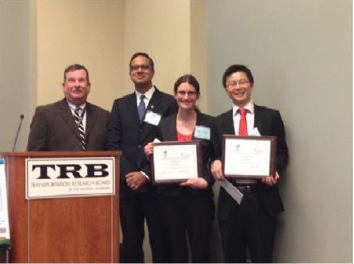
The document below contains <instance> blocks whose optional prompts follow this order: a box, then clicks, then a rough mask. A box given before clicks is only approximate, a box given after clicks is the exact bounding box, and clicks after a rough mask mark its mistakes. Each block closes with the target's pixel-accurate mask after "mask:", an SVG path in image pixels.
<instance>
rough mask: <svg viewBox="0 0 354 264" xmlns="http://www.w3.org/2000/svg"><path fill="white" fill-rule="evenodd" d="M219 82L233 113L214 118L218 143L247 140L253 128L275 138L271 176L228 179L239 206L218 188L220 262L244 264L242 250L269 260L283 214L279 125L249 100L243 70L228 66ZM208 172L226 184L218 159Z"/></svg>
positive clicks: (250, 83) (283, 150)
mask: <svg viewBox="0 0 354 264" xmlns="http://www.w3.org/2000/svg"><path fill="white" fill-rule="evenodd" d="M222 82H223V86H224V87H225V89H226V92H227V93H228V95H229V97H230V99H231V100H232V102H233V109H231V110H229V111H227V112H226V113H223V114H221V115H220V116H218V117H217V129H218V134H219V137H220V139H222V135H224V134H234V135H239V136H247V135H249V134H252V133H253V131H254V130H255V129H256V128H257V129H258V131H259V133H260V134H261V135H262V136H276V138H277V155H276V173H275V175H269V176H267V177H264V178H262V179H261V180H255V179H232V180H230V182H231V183H232V184H233V185H235V186H236V188H238V189H239V191H240V192H242V193H243V195H244V197H243V200H242V202H241V204H238V203H237V202H236V201H235V200H233V198H231V196H230V195H229V194H228V193H227V192H226V191H225V189H224V188H222V187H221V189H220V195H219V201H218V219H219V225H220V232H221V238H222V246H223V251H224V257H225V262H246V260H247V254H246V252H247V249H248V250H249V253H250V257H251V260H252V262H266V263H267V262H271V261H272V250H273V239H274V234H275V227H276V216H277V215H278V214H279V213H280V212H282V211H283V210H284V208H283V204H282V201H281V198H280V195H279V191H278V187H277V182H278V180H279V177H280V176H279V175H280V173H281V172H282V171H283V170H284V169H285V167H286V165H287V161H288V148H287V145H286V142H285V132H284V125H283V121H282V119H281V116H280V113H279V111H277V110H273V109H270V108H266V107H263V106H258V105H256V104H254V103H253V102H252V100H251V93H252V90H253V88H254V79H253V76H252V73H251V71H250V70H249V69H248V68H247V67H245V66H243V65H232V66H230V67H229V68H228V69H226V71H225V73H224V75H223V80H222ZM220 146H221V142H220ZM220 148H221V147H220ZM212 173H213V176H214V177H215V178H216V179H218V180H221V181H223V180H225V177H224V175H223V172H222V163H221V160H216V161H215V162H214V163H213V165H212Z"/></svg>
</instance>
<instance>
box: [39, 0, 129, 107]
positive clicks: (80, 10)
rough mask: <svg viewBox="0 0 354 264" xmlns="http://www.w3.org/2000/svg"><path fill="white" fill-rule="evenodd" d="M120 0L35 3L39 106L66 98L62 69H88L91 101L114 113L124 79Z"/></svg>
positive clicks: (121, 3)
mask: <svg viewBox="0 0 354 264" xmlns="http://www.w3.org/2000/svg"><path fill="white" fill-rule="evenodd" d="M123 11H124V3H123V2H122V1H37V35H38V37H37V54H38V56H37V80H38V86H37V94H38V95H37V104H38V105H41V104H47V103H51V102H54V101H56V100H58V99H60V98H62V97H63V93H62V90H61V84H62V81H63V71H64V69H65V68H66V67H67V66H68V65H70V64H73V63H80V64H83V65H85V66H86V67H87V68H88V70H89V72H90V78H91V83H92V90H91V94H90V96H89V101H91V102H93V103H95V104H98V105H100V106H102V107H103V108H106V109H108V110H110V108H111V106H112V96H113V95H115V94H116V91H117V89H118V87H120V86H121V85H122V79H123V73H122V72H123V68H122V61H123V40H122V36H123V21H124V20H123V18H124V16H123Z"/></svg>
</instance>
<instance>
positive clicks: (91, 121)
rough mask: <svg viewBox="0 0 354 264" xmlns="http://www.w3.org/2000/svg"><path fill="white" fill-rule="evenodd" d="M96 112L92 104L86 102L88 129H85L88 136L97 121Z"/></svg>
mask: <svg viewBox="0 0 354 264" xmlns="http://www.w3.org/2000/svg"><path fill="white" fill-rule="evenodd" d="M96 113H97V112H95V111H93V108H92V105H91V104H90V103H87V102H86V129H85V134H86V138H87V137H88V135H89V134H90V132H91V131H92V128H93V124H94V123H95V120H96V117H97V115H96Z"/></svg>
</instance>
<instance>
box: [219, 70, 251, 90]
mask: <svg viewBox="0 0 354 264" xmlns="http://www.w3.org/2000/svg"><path fill="white" fill-rule="evenodd" d="M235 72H244V73H246V75H247V78H248V80H249V81H250V83H251V85H253V83H254V79H253V75H252V72H251V70H250V69H248V68H247V67H246V66H245V65H241V64H234V65H231V66H230V67H229V68H227V69H226V70H225V72H224V75H223V76H222V85H223V86H224V88H226V79H227V77H229V76H230V75H231V74H233V73H235Z"/></svg>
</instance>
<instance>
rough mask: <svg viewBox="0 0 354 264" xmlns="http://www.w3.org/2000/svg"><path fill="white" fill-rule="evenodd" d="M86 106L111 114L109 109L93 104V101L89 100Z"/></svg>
mask: <svg viewBox="0 0 354 264" xmlns="http://www.w3.org/2000/svg"><path fill="white" fill-rule="evenodd" d="M86 107H90V108H91V109H92V110H94V111H97V112H100V113H102V114H105V115H109V111H107V110H106V109H104V108H102V107H100V106H98V105H95V104H91V103H89V102H87V103H86Z"/></svg>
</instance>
